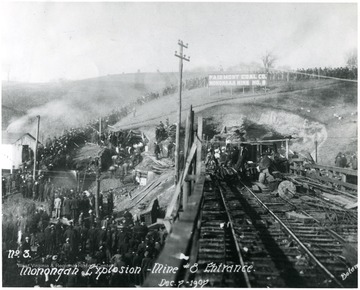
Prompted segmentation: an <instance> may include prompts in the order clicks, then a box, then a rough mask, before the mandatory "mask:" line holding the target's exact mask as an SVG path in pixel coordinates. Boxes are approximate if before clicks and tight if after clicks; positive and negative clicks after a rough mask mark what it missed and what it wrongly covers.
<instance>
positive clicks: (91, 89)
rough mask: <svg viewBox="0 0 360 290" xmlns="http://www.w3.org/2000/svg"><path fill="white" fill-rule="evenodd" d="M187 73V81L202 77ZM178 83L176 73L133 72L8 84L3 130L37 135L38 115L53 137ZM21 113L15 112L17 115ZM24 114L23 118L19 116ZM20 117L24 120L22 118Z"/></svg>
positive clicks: (4, 91) (3, 102)
mask: <svg viewBox="0 0 360 290" xmlns="http://www.w3.org/2000/svg"><path fill="white" fill-rule="evenodd" d="M199 75H200V74H199V73H186V74H184V79H186V78H193V77H196V76H199ZM177 83H178V74H177V73H161V72H158V73H134V74H121V75H109V76H104V77H99V78H93V79H86V80H79V81H61V82H54V83H44V84H42V83H39V84H26V83H12V82H10V83H7V82H4V83H3V86H2V106H3V107H2V109H3V110H5V111H6V114H5V115H3V118H2V126H3V128H7V127H8V125H10V127H9V130H10V131H12V132H15V131H22V132H23V131H28V132H30V133H33V134H34V133H35V127H36V124H35V123H34V121H35V117H36V115H40V116H41V118H42V131H43V132H46V133H47V134H49V135H50V136H54V135H59V134H61V133H62V131H63V130H64V129H68V128H71V127H79V126H83V125H85V124H87V123H88V122H89V121H91V120H93V119H95V118H99V117H100V116H106V115H107V114H109V113H110V112H111V111H112V110H114V109H118V108H121V107H122V106H124V105H127V104H128V103H131V102H133V101H135V100H136V99H137V98H139V97H141V96H143V95H144V94H146V93H150V92H158V93H160V95H161V92H162V90H163V89H164V88H165V87H167V86H170V85H176V84H177ZM18 111H20V112H22V113H20V114H19V113H15V112H18ZM19 115H21V116H19ZM19 117H21V118H19Z"/></svg>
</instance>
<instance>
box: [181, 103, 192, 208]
mask: <svg viewBox="0 0 360 290" xmlns="http://www.w3.org/2000/svg"><path fill="white" fill-rule="evenodd" d="M191 114H192V106H190V110H189V113H188V116H187V118H186V125H185V143H184V159H185V160H186V159H187V157H188V153H189V150H190V148H189V144H190V142H191V135H192V123H191V121H192V120H191V119H192V118H191ZM184 174H185V175H186V174H187V172H184ZM190 192H191V184H190V181H185V182H184V186H183V196H182V206H183V210H185V209H186V207H187V201H188V197H189V195H190Z"/></svg>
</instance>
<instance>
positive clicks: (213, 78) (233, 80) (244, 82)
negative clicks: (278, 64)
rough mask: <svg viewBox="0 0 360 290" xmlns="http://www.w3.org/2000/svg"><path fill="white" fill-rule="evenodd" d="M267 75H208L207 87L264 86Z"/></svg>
mask: <svg viewBox="0 0 360 290" xmlns="http://www.w3.org/2000/svg"><path fill="white" fill-rule="evenodd" d="M266 85H267V75H266V74H265V73H254V74H251V73H250V74H211V75H209V87H228V86H234V87H236V86H239V87H247V86H266Z"/></svg>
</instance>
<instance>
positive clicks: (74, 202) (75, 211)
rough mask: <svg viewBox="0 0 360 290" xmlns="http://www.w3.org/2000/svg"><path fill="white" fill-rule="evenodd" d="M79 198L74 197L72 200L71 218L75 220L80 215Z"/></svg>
mask: <svg viewBox="0 0 360 290" xmlns="http://www.w3.org/2000/svg"><path fill="white" fill-rule="evenodd" d="M78 207H79V206H78V199H77V198H76V197H74V198H73V199H71V202H70V209H71V219H72V220H73V221H74V222H75V220H76V219H77V216H78Z"/></svg>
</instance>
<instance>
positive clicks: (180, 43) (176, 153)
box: [175, 40, 190, 183]
mask: <svg viewBox="0 0 360 290" xmlns="http://www.w3.org/2000/svg"><path fill="white" fill-rule="evenodd" d="M178 45H179V48H180V53H179V54H178V53H177V51H175V56H176V57H178V58H179V73H180V77H179V107H178V122H177V126H176V151H175V182H176V183H178V181H179V163H180V162H179V161H180V160H179V157H180V127H181V91H182V71H183V60H185V61H190V57H188V58H187V57H186V55H183V49H184V48H188V44H186V45H185V44H184V43H183V41H182V40H179V41H178ZM185 158H186V156H185Z"/></svg>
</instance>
